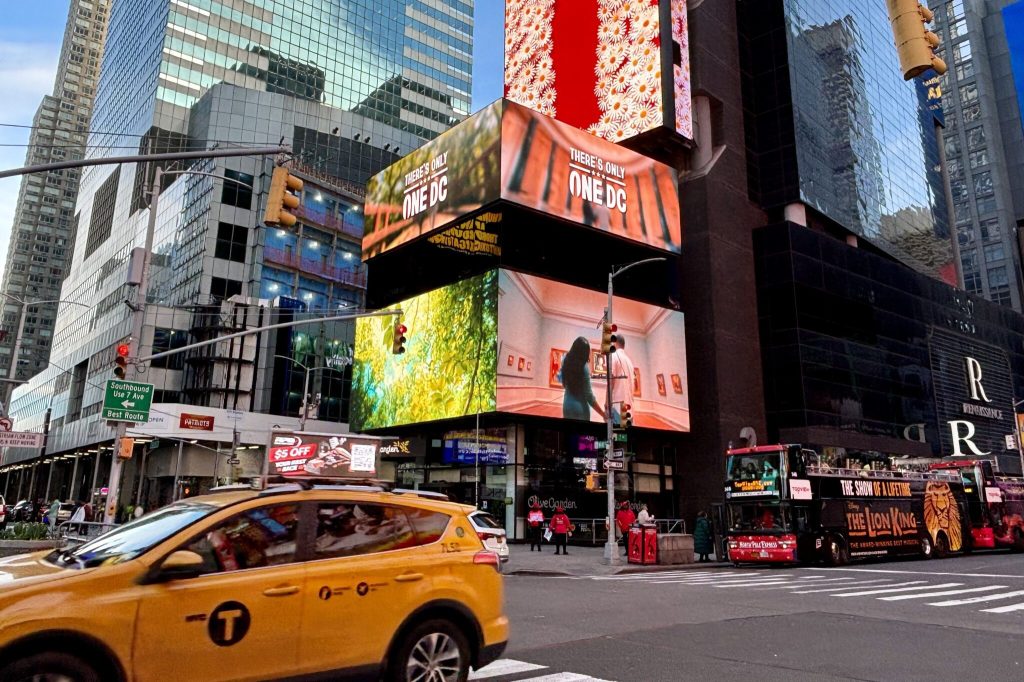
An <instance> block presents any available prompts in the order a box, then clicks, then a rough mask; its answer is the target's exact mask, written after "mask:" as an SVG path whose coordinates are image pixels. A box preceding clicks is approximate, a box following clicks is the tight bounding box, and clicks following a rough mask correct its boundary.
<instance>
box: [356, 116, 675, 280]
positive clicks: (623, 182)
mask: <svg viewBox="0 0 1024 682" xmlns="http://www.w3.org/2000/svg"><path fill="white" fill-rule="evenodd" d="M498 202H505V203H509V204H515V205H518V206H521V207H524V208H527V209H530V210H533V211H539V212H541V213H544V214H547V215H549V216H551V217H554V218H556V219H560V220H564V221H569V222H572V223H577V224H580V225H581V226H584V227H587V228H590V229H594V230H601V231H603V232H606V233H609V234H612V235H615V236H617V237H621V238H623V239H628V240H632V241H635V242H639V243H641V244H645V245H647V246H651V247H654V248H657V249H661V250H664V251H667V252H670V253H679V251H680V248H681V246H682V228H681V222H680V211H679V179H678V176H677V174H676V171H675V170H674V169H673V168H671V167H669V166H667V165H665V164H662V163H659V162H657V161H654V160H652V159H650V158H648V157H646V156H644V155H642V154H639V153H637V152H634V151H631V150H629V149H626V148H625V147H622V146H620V145H617V144H614V143H612V142H609V141H607V140H604V139H602V138H600V137H596V136H594V135H592V134H590V133H587V132H584V131H582V130H579V129H577V128H574V127H572V126H570V125H567V124H565V123H561V122H559V121H557V120H555V119H553V118H549V117H547V116H544V115H542V114H539V113H537V112H535V111H533V110H531V109H528V108H526V107H524V106H521V105H519V104H515V103H513V102H510V101H508V100H498V101H497V102H494V103H492V104H491V105H489V106H487V107H485V108H483V109H481V110H480V111H479V112H477V113H476V114H475V115H473V116H471V117H470V118H468V119H466V120H465V121H463V122H462V123H461V124H459V125H458V126H456V127H455V128H452V129H451V130H449V131H448V132H446V133H445V134H443V135H441V136H440V137H438V138H436V139H435V140H432V141H431V142H428V143H427V144H425V145H424V146H422V147H420V148H419V149H417V150H416V151H414V152H412V153H411V154H409V155H408V156H406V157H405V158H404V159H402V160H401V161H399V162H398V163H396V164H394V165H392V166H390V167H388V168H386V169H385V170H384V171H382V172H380V173H378V174H377V175H375V176H374V177H373V178H371V179H370V181H369V184H368V186H367V193H366V204H365V212H364V215H365V236H364V237H363V259H364V260H367V259H371V258H374V257H376V256H379V255H381V254H382V253H385V252H386V251H388V250H390V249H393V248H395V247H398V246H401V245H402V244H406V243H409V242H412V241H414V240H417V239H419V238H421V237H426V236H428V235H431V236H433V235H436V234H437V233H438V232H439V231H441V230H442V229H443V228H447V227H450V226H452V225H454V224H456V223H457V222H459V221H464V220H466V218H467V216H470V215H471V214H475V213H477V212H479V211H481V210H482V209H484V208H485V207H487V206H490V205H491V204H496V203H498Z"/></svg>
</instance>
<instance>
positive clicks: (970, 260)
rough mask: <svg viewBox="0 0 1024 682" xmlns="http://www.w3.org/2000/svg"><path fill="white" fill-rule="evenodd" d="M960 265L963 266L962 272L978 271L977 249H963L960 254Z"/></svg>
mask: <svg viewBox="0 0 1024 682" xmlns="http://www.w3.org/2000/svg"><path fill="white" fill-rule="evenodd" d="M960 265H961V266H963V270H964V272H967V271H968V270H977V269H978V251H977V249H964V250H963V251H961V252H960Z"/></svg>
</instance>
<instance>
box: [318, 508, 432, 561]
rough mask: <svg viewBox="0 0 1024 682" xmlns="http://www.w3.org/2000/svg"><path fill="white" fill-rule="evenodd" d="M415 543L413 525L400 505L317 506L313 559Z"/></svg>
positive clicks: (366, 552) (406, 545)
mask: <svg viewBox="0 0 1024 682" xmlns="http://www.w3.org/2000/svg"><path fill="white" fill-rule="evenodd" d="M415 544H416V538H415V535H414V534H413V528H412V525H411V524H410V523H409V519H408V517H407V516H406V515H405V512H404V511H402V510H401V509H399V508H398V507H391V506H388V505H383V504H372V503H371V504H366V503H363V502H340V503H338V502H322V503H320V504H319V505H318V506H317V512H316V542H315V543H314V546H313V559H332V558H337V557H346V556H356V555H361V554H373V553H375V552H387V551H390V550H395V549H404V548H406V547H412V546H414V545H415Z"/></svg>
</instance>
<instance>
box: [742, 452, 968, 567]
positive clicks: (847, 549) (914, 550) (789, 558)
mask: <svg viewBox="0 0 1024 682" xmlns="http://www.w3.org/2000/svg"><path fill="white" fill-rule="evenodd" d="M726 456H727V463H726V471H727V480H726V483H725V512H726V536H727V545H728V552H729V560H730V561H732V562H733V563H737V564H738V563H747V562H750V563H790V562H804V563H809V562H815V561H819V560H821V561H824V562H826V563H828V564H831V565H841V564H845V563H847V562H848V561H849V560H850V559H851V558H869V557H872V558H885V557H890V556H901V555H915V554H916V555H920V556H922V557H924V558H931V557H932V556H933V555H934V556H946V555H948V554H951V553H956V552H963V551H968V550H970V549H971V547H972V544H971V542H972V534H971V518H970V511H969V509H968V501H967V497H966V495H965V493H964V486H963V484H962V482H961V477H960V475H959V474H958V473H957V472H949V471H928V472H916V471H879V470H870V469H863V470H858V469H834V468H832V467H829V466H827V465H825V464H821V463H819V458H818V455H817V454H816V453H814V452H813V451H811V450H807V449H804V448H802V447H800V446H799V445H763V446H758V447H752V448H742V449H732V450H729V451H728V452H727V453H726Z"/></svg>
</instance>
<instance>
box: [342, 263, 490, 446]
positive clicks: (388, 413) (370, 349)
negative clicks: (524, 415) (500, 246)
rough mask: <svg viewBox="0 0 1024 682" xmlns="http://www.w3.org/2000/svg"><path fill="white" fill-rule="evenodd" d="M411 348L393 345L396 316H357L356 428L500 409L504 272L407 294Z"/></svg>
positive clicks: (404, 318) (404, 305) (405, 303)
mask: <svg viewBox="0 0 1024 682" xmlns="http://www.w3.org/2000/svg"><path fill="white" fill-rule="evenodd" d="M391 308H400V309H401V310H402V311H403V313H402V317H401V320H402V323H403V324H404V325H405V326H406V328H407V332H406V338H407V342H406V344H405V348H406V352H405V353H403V354H401V355H395V354H393V353H392V339H393V337H394V323H395V318H393V317H370V318H362V319H360V320H358V321H357V322H356V348H355V362H354V365H353V373H352V402H351V413H350V423H351V426H352V428H353V430H356V431H363V430H368V429H380V428H388V427H391V426H399V425H401V424H412V423H416V422H426V421H434V420H437V419H450V418H452V417H461V416H464V415H468V414H475V413H477V412H493V411H494V389H495V386H494V378H495V375H494V368H495V366H496V352H497V344H496V337H497V324H498V273H497V271H496V270H492V271H490V272H486V273H484V274H482V275H478V276H476V277H471V278H470V279H466V280H462V281H461V282H456V283H455V284H450V285H448V286H446V287H442V288H440V289H435V290H434V291H431V292H428V293H426V294H422V295H420V296H416V297H414V298H412V299H409V300H407V301H402V302H401V303H398V304H397V305H394V306H391Z"/></svg>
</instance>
